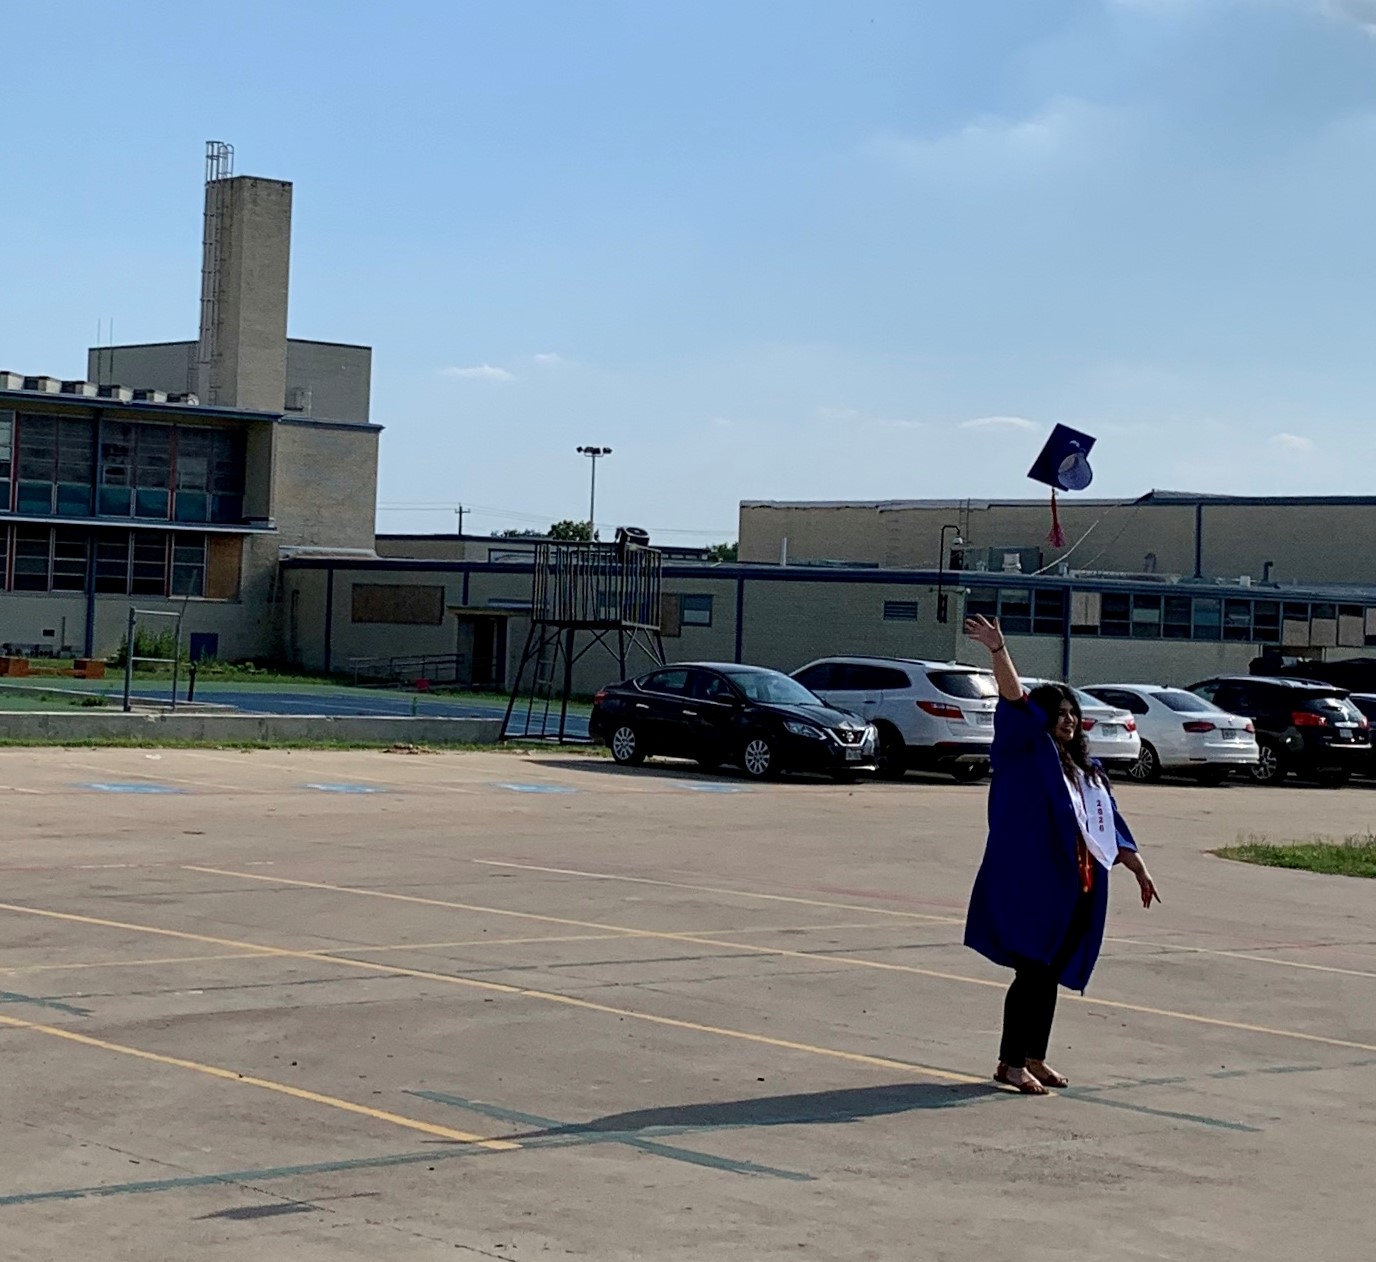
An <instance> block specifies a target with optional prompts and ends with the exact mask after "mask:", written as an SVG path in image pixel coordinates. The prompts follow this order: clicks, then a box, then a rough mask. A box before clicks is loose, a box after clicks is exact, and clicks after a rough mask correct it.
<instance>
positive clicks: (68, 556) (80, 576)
mask: <svg viewBox="0 0 1376 1262" xmlns="http://www.w3.org/2000/svg"><path fill="white" fill-rule="evenodd" d="M89 549H90V539H89V537H88V535H87V532H86V531H85V530H73V529H70V528H68V527H63V526H59V527H57V529H55V530H54V531H53V584H52V589H53V591H55V592H84V591H85V590H86V567H87V564H88V562H89V557H90V551H89Z"/></svg>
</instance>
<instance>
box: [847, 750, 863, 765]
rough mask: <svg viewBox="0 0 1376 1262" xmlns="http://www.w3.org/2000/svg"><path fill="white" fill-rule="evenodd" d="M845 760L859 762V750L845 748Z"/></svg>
mask: <svg viewBox="0 0 1376 1262" xmlns="http://www.w3.org/2000/svg"><path fill="white" fill-rule="evenodd" d="M846 761H847V762H859V761H860V751H859V750H858V749H847V750H846Z"/></svg>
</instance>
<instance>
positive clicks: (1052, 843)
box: [965, 618, 1160, 1095]
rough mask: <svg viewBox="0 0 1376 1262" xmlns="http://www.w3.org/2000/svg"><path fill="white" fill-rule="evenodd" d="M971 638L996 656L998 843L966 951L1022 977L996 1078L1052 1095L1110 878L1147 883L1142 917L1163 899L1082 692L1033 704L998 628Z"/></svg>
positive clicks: (993, 786)
mask: <svg viewBox="0 0 1376 1262" xmlns="http://www.w3.org/2000/svg"><path fill="white" fill-rule="evenodd" d="M965 632H966V634H967V635H969V636H970V638H971V639H974V640H977V641H978V642H979V643H980V644H982V645H984V647H985V648H987V649H988V650H989V652H990V654H991V656H992V657H993V667H994V678H995V679H996V680H997V682H998V687H999V703H998V709H997V710H996V711H995V714H994V746H993V751H992V754H991V761H992V764H993V779H992V781H991V782H990V786H989V840H988V843H987V844H986V846H985V850H984V861H983V862H982V863H981V864H980V869H979V875H978V876H977V877H976V878H975V888H974V890H973V892H972V893H971V895H970V912H969V916H968V918H967V919H966V922H965V945H966V946H969V947H973V948H974V949H975V950H976V951H978V952H979V953H980V954H981V955H983V956H985V957H986V958H988V959H990V960H992V961H993V962H994V963H995V964H1001V965H1003V966H1004V967H1006V968H1011V969H1013V970H1014V977H1013V983H1012V985H1011V986H1009V988H1008V995H1007V997H1006V999H1005V1000H1004V1005H1003V1040H1002V1043H1001V1044H1000V1047H999V1064H998V1068H997V1069H996V1070H995V1071H994V1077H995V1078H996V1079H997V1080H998V1081H999V1082H1002V1083H1006V1084H1007V1085H1009V1086H1012V1087H1016V1088H1017V1089H1018V1090H1019V1091H1021V1092H1023V1093H1024V1094H1026V1095H1045V1094H1046V1089H1047V1088H1048V1087H1064V1086H1065V1085H1066V1079H1065V1078H1064V1077H1062V1076H1061V1075H1060V1074H1058V1073H1057V1072H1056V1071H1055V1070H1054V1069H1052V1068H1051V1066H1050V1065H1048V1064H1047V1063H1046V1049H1047V1044H1048V1042H1049V1041H1050V1038H1051V1022H1052V1019H1053V1018H1054V1017H1055V1014H1056V988H1057V986H1058V985H1060V986H1067V987H1069V988H1070V989H1071V990H1080V991H1082V990H1084V988H1085V985H1086V984H1087V983H1088V981H1089V976H1090V974H1091V973H1092V972H1093V971H1094V963H1095V961H1096V960H1097V959H1098V957H1099V946H1100V944H1101V943H1102V942H1103V938H1104V919H1105V915H1106V913H1107V911H1108V876H1109V871H1110V869H1111V868H1113V866H1114V865H1115V864H1118V863H1121V864H1122V865H1123V867H1125V868H1127V869H1128V871H1129V872H1131V873H1132V874H1133V876H1135V877H1136V878H1137V885H1138V887H1139V889H1140V890H1141V894H1142V906H1143V907H1150V906H1151V904H1152V900H1153V899H1155V900H1156V901H1157V902H1159V901H1160V898H1159V897H1158V895H1157V893H1156V886H1155V885H1153V884H1152V879H1151V874H1150V873H1149V872H1148V871H1147V868H1146V864H1144V863H1143V862H1142V858H1141V856H1140V855H1139V854H1138V853H1137V844H1136V842H1134V841H1133V839H1132V834H1131V832H1129V831H1128V826H1127V825H1126V824H1125V823H1124V822H1123V818H1122V816H1121V815H1119V814H1118V811H1117V808H1116V807H1115V806H1114V802H1113V797H1112V795H1111V794H1110V793H1109V788H1108V778H1107V777H1106V776H1105V775H1104V773H1103V771H1102V769H1101V768H1100V767H1099V766H1098V764H1096V763H1094V762H1092V761H1091V760H1090V759H1089V756H1088V754H1087V752H1086V747H1085V737H1084V731H1083V728H1082V725H1081V720H1080V705H1079V702H1078V701H1076V699H1075V693H1074V692H1073V691H1072V690H1071V689H1069V688H1067V687H1065V685H1063V684H1044V685H1042V686H1041V687H1038V688H1035V689H1033V691H1032V692H1031V694H1030V695H1029V694H1025V693H1024V692H1023V688H1022V684H1021V683H1020V682H1019V681H1018V672H1017V670H1016V668H1015V667H1014V665H1013V659H1012V657H1011V656H1010V655H1009V653H1008V646H1007V644H1005V643H1004V639H1003V633H1002V632H1001V631H1000V630H999V624H998V623H997V622H990V621H989V620H988V619H986V618H972V619H970V620H969V621H968V622H966V624H965Z"/></svg>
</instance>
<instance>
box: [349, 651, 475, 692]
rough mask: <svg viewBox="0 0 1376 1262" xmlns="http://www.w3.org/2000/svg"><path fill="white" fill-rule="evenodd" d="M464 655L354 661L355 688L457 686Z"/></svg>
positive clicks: (350, 663)
mask: <svg viewBox="0 0 1376 1262" xmlns="http://www.w3.org/2000/svg"><path fill="white" fill-rule="evenodd" d="M464 661H465V658H464V655H463V654H462V653H420V654H410V655H407V656H398V657H351V658H349V666H348V669H349V674H350V675H352V676H353V682H354V684H355V686H360V685H364V684H406V683H414V682H418V681H420V680H424V681H425V682H426V683H431V684H457V683H458V682H459V668H460V667H461V666H462V665H463V663H464Z"/></svg>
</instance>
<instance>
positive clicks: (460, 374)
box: [440, 364, 516, 381]
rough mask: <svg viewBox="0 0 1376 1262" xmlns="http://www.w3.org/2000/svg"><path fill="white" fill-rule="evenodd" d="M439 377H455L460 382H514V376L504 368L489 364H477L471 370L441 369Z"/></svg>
mask: <svg viewBox="0 0 1376 1262" xmlns="http://www.w3.org/2000/svg"><path fill="white" fill-rule="evenodd" d="M440 376H441V377H456V378H458V379H459V380H461V381H515V380H516V374H515V373H513V372H508V371H507V370H506V369H505V368H494V367H493V366H492V365H491V364H478V365H476V366H474V367H472V368H441V369H440Z"/></svg>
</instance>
